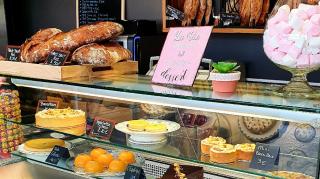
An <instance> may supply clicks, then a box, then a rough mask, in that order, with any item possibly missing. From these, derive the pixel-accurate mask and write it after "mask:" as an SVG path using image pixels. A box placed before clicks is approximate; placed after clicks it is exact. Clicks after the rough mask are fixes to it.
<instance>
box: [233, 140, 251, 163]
mask: <svg viewBox="0 0 320 179" xmlns="http://www.w3.org/2000/svg"><path fill="white" fill-rule="evenodd" d="M235 148H236V150H237V153H238V159H239V160H245V161H251V159H252V157H253V153H254V149H255V148H256V144H247V143H246V144H237V145H236V146H235Z"/></svg>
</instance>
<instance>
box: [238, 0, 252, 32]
mask: <svg viewBox="0 0 320 179" xmlns="http://www.w3.org/2000/svg"><path fill="white" fill-rule="evenodd" d="M250 8H251V0H239V15H240V21H241V24H240V25H241V26H248V25H249V22H250Z"/></svg>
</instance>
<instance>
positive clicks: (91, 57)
mask: <svg viewBox="0 0 320 179" xmlns="http://www.w3.org/2000/svg"><path fill="white" fill-rule="evenodd" d="M130 58H131V52H130V51H129V50H127V49H125V48H123V47H122V46H121V45H119V44H118V43H116V42H108V43H105V44H97V43H92V44H88V45H84V46H82V47H80V48H78V49H77V50H76V51H74V53H73V55H72V57H71V61H72V62H75V63H78V64H92V65H105V66H110V65H112V64H114V63H117V62H119V61H123V60H129V59H130Z"/></svg>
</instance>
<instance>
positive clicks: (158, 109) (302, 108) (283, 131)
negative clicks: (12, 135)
mask: <svg viewBox="0 0 320 179" xmlns="http://www.w3.org/2000/svg"><path fill="white" fill-rule="evenodd" d="M2 75H4V76H6V74H2ZM6 77H8V78H10V79H11V83H13V84H15V85H16V86H17V88H18V90H19V93H20V104H21V111H22V119H21V122H19V121H15V120H10V119H9V118H4V119H3V120H4V121H5V122H6V123H15V124H19V125H21V126H22V128H23V131H24V141H28V140H30V139H37V138H44V137H54V138H60V139H63V140H64V141H65V142H66V143H68V145H69V146H68V147H69V150H70V156H71V157H70V158H68V159H67V160H66V161H63V162H60V161H59V163H58V164H52V163H50V162H46V158H47V156H46V155H37V154H34V153H32V152H31V153H30V152H28V151H25V150H23V149H24V148H22V147H21V145H20V147H19V148H18V150H17V151H15V152H12V155H13V156H15V157H20V158H23V159H26V160H27V161H29V162H36V163H40V164H41V165H44V166H48V167H51V168H52V167H53V168H56V169H57V170H60V171H65V172H74V173H75V174H80V175H81V172H80V173H79V171H77V170H76V169H75V166H74V165H75V161H74V158H75V157H77V156H78V154H81V153H86V152H90V151H91V149H92V148H95V147H101V148H105V149H107V150H112V151H121V150H126V151H131V152H134V154H135V157H136V162H140V161H141V166H142V168H143V169H144V171H145V173H146V175H147V176H148V177H151V178H152V177H153V178H160V177H161V176H162V175H163V174H164V173H165V171H166V170H167V168H168V167H169V165H170V164H172V163H180V164H185V165H195V166H201V167H203V168H204V171H205V174H204V178H217V177H221V178H228V177H231V178H279V176H276V175H275V173H276V172H278V171H286V172H288V173H290V174H298V173H300V174H304V175H303V176H304V177H305V178H317V179H318V178H319V171H318V170H319V144H320V115H319V113H320V101H319V99H302V98H296V99H293V98H290V99H287V98H283V97H279V96H274V95H273V92H272V91H274V90H275V89H278V88H279V85H275V84H265V83H240V84H239V86H238V89H237V91H236V92H235V93H233V94H226V93H225V94H224V93H216V92H213V91H212V89H211V84H210V82H207V81H196V82H195V84H194V87H192V88H189V87H188V88H187V87H183V88H180V87H166V86H159V85H155V84H152V83H151V79H150V77H147V76H138V75H125V76H114V77H109V78H107V79H72V80H64V81H51V80H41V79H34V78H25V77H21V76H6ZM39 100H52V101H58V102H59V106H58V108H61V109H66V110H68V109H69V110H72V109H74V110H81V111H83V112H85V116H86V117H85V119H86V120H85V126H86V127H84V126H82V127H81V126H80V128H82V129H81V130H83V132H80V133H74V132H70V130H62V129H61V128H58V127H57V126H55V127H43V126H45V124H43V125H39V124H40V123H39V116H38V117H36V116H35V114H39V113H40V112H38V113H37V105H38V101H39ZM95 119H103V120H106V121H112V122H113V123H114V125H115V129H113V131H112V133H111V135H110V136H107V137H106V138H100V137H97V136H95V135H93V133H92V128H93V127H92V126H93V125H94V123H95ZM137 119H146V120H149V122H150V120H151V122H155V121H156V124H165V125H166V128H165V130H162V129H161V127H160V129H159V128H158V127H159V126H158V127H155V128H152V129H147V128H143V129H142V130H141V131H139V130H140V129H141V128H140V127H141V125H138V127H137V128H135V129H134V128H133V123H130V121H131V122H132V121H133V120H137ZM47 124H48V123H47ZM130 126H131V128H130ZM137 130H138V131H137ZM153 132H154V133H153ZM210 136H211V139H212V140H213V139H214V138H213V137H220V139H223V140H225V143H227V144H232V145H237V144H245V143H250V144H256V145H258V144H266V145H269V146H276V147H279V148H280V151H279V159H278V164H277V165H276V164H275V165H272V167H271V169H270V170H268V171H265V170H258V169H253V167H252V166H251V165H250V163H251V162H250V160H252V154H251V157H249V159H248V160H249V161H245V159H238V158H236V159H234V160H231V159H230V158H232V157H231V153H232V151H231V152H226V153H227V155H226V156H227V157H230V158H228V159H230V161H229V162H227V163H226V162H223V161H228V159H225V158H224V160H222V161H221V160H215V158H214V156H212V154H211V152H214V151H213V150H212V148H211V149H210V151H209V152H208V151H206V149H205V145H204V144H205V142H203V141H206V139H207V140H209V139H210ZM208 138H209V139H208ZM22 145H25V143H24V144H22ZM237 151H238V149H237ZM205 153H207V154H205ZM217 153H219V152H217ZM251 153H253V151H252V152H251ZM237 155H238V157H239V153H238V152H237ZM82 176H83V175H82ZM89 176H91V177H93V178H104V177H105V176H103V175H89ZM120 178H121V176H120Z"/></svg>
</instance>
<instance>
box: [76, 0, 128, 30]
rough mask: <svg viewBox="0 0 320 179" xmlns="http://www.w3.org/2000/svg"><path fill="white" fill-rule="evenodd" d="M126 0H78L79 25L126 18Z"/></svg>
mask: <svg viewBox="0 0 320 179" xmlns="http://www.w3.org/2000/svg"><path fill="white" fill-rule="evenodd" d="M124 2H125V1H124V0H77V7H78V8H77V20H78V21H77V22H78V26H82V25H85V24H91V23H94V22H99V21H118V20H121V19H123V18H124Z"/></svg>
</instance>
